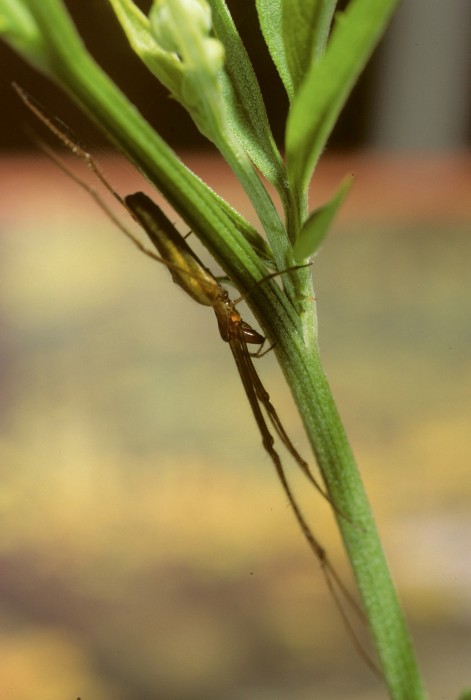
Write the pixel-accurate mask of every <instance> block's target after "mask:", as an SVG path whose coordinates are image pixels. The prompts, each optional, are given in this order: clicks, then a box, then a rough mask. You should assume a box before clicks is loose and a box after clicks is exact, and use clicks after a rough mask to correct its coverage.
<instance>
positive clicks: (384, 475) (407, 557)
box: [0, 159, 471, 700]
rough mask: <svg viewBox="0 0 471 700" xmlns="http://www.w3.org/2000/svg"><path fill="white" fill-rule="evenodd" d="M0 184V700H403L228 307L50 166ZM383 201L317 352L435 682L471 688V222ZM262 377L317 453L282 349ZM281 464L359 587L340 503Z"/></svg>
mask: <svg viewBox="0 0 471 700" xmlns="http://www.w3.org/2000/svg"><path fill="white" fill-rule="evenodd" d="M107 165H108V170H109V171H110V172H111V173H112V177H113V179H114V181H115V182H117V183H118V185H119V186H120V187H121V188H122V191H123V192H128V191H131V190H132V189H133V188H135V187H136V184H135V183H134V182H133V184H129V183H128V181H127V177H128V176H127V175H126V174H125V173H124V172H123V171H122V170H121V169H120V168H121V166H120V165H119V164H118V165H117V164H116V163H112V162H110V163H107ZM197 165H199V167H200V169H201V170H204V163H199V164H197ZM336 167H338V166H336ZM1 172H2V173H3V175H4V176H5V177H4V178H2V181H5V187H4V188H3V189H2V190H1V192H0V200H1V201H0V225H1V238H0V256H1V257H0V275H1V278H0V279H1V281H0V285H1V290H2V294H1V300H0V328H1V343H0V360H1V368H0V372H1V381H2V390H1V413H0V421H1V423H0V430H1V432H0V478H1V488H0V518H1V523H2V527H1V530H0V567H1V576H0V622H1V625H0V630H1V632H0V658H1V659H2V661H1V666H2V672H1V681H0V685H1V693H0V695H1V697H2V698H5V699H6V700H29V698H31V699H32V700H33V698H34V700H43V699H44V700H56V698H57V700H65V699H66V698H73V699H75V698H78V697H80V698H82V700H90V699H93V700H120V699H121V698H123V699H124V698H126V699H128V698H129V699H132V700H146V699H147V698H149V699H150V698H152V699H155V698H165V699H166V700H171V699H173V698H174V699H176V700H186V699H188V700H198V699H199V698H201V699H202V700H203V698H204V700H211V699H213V698H214V700H216V699H219V698H224V700H239V699H242V698H250V699H251V700H252V699H254V700H266V699H268V698H277V699H278V698H280V699H281V698H283V699H284V698H286V699H288V698H294V697H295V698H297V699H300V700H304V698H306V699H307V698H312V697H329V698H331V699H335V698H338V699H341V698H342V699H347V698H348V699H349V700H357V699H358V700H359V698H362V700H365V699H366V700H369V699H371V700H372V699H373V698H381V697H385V695H386V694H385V691H384V690H383V688H382V687H381V685H380V684H379V683H378V682H377V681H376V680H375V679H374V677H372V676H371V674H370V672H369V671H368V670H367V669H366V668H364V667H363V665H362V662H361V661H360V660H359V659H358V657H357V656H356V654H355V651H354V649H353V647H352V644H351V642H350V640H349V639H348V636H347V633H346V631H345V629H344V627H343V625H342V623H341V620H340V616H339V614H338V612H337V611H336V609H335V606H334V604H333V603H332V601H331V600H330V599H329V595H328V591H327V589H326V586H325V582H324V580H323V578H322V573H321V572H320V570H319V566H318V564H317V563H316V562H315V561H313V560H312V558H311V556H310V553H309V550H308V549H307V547H306V546H305V543H304V542H303V541H302V538H301V535H300V533H299V532H298V530H297V527H296V524H295V523H294V520H293V516H292V514H291V513H290V511H289V509H288V506H287V503H286V501H285V498H284V496H283V494H282V492H281V489H280V487H279V485H278V483H277V481H276V477H275V474H274V473H273V469H272V465H271V463H270V461H269V459H268V457H267V456H266V454H265V453H264V451H263V448H262V446H261V443H260V436H259V434H258V432H257V429H256V426H255V425H254V424H253V419H252V416H251V414H250V411H249V407H248V404H247V402H246V399H245V396H244V395H243V391H242V387H241V386H240V382H239V380H238V377H237V372H236V369H235V367H234V366H233V362H232V358H231V356H230V352H229V349H228V348H227V347H226V346H225V345H224V343H223V342H222V341H221V340H220V338H219V337H218V333H217V328H216V324H215V322H214V318H213V316H212V313H211V310H208V309H206V308H203V307H198V306H197V305H196V304H194V303H192V302H191V300H189V299H187V298H186V297H185V296H184V294H183V293H182V292H181V291H180V290H179V289H177V288H176V287H175V285H173V284H172V283H171V280H170V277H169V274H168V272H167V271H166V270H165V269H163V268H160V267H158V266H157V264H156V263H153V262H151V261H149V260H147V259H146V258H144V257H139V255H138V254H137V253H136V252H135V251H134V249H133V248H132V247H130V245H129V244H128V243H127V242H126V241H125V240H124V239H123V238H122V237H120V235H119V234H118V233H117V231H116V230H115V229H114V227H113V225H112V224H111V223H110V222H109V221H107V220H106V219H105V218H104V217H103V216H101V215H100V213H99V212H97V211H96V209H95V208H94V206H93V204H92V203H91V202H89V201H88V199H87V197H86V196H85V195H84V194H83V193H82V192H81V191H80V190H77V188H76V186H75V185H73V184H72V183H69V182H68V181H64V179H63V177H62V175H61V174H58V173H56V171H55V170H54V169H53V167H52V166H50V165H49V164H45V163H43V162H42V161H40V160H37V161H36V160H34V161H33V160H31V161H29V160H27V159H25V160H24V161H23V162H22V161H16V160H11V161H5V162H4V163H3V165H2V170H1ZM6 176H8V177H6ZM210 176H211V173H210ZM213 177H216V176H215V175H214V173H213ZM359 185H360V198H361V197H363V198H364V201H365V202H366V201H367V197H366V195H365V192H364V189H362V186H361V178H360V183H359ZM137 186H139V185H137ZM224 186H225V185H224V183H223V187H224ZM227 187H229V185H227ZM223 194H225V195H226V196H229V194H228V193H227V192H223ZM387 196H388V197H390V196H391V193H390V192H388V193H387ZM235 198H236V197H235ZM377 198H378V191H376V192H375V202H374V206H376V207H378V199H377ZM232 201H234V198H232ZM362 201H363V200H362ZM362 206H365V205H364V204H362ZM389 211H391V220H392V221H393V223H391V221H389V223H388V216H387V212H385V215H384V219H383V220H382V221H377V222H376V223H375V222H373V221H371V220H368V221H369V222H368V225H363V224H362V218H361V212H353V210H352V215H351V219H350V221H351V222H352V223H349V222H348V216H344V218H343V219H342V223H341V225H340V226H337V228H336V230H335V232H334V233H333V235H332V237H331V239H330V240H329V242H328V243H327V244H326V245H325V247H324V249H323V251H322V253H321V255H320V257H319V258H317V260H316V262H315V264H314V268H313V274H314V275H315V280H316V295H317V302H318V308H319V323H320V341H321V350H322V355H323V357H324V361H325V364H326V367H327V371H328V375H329V377H330V379H331V382H332V386H333V389H334V395H335V397H336V399H337V400H338V403H339V407H340V411H341V414H342V416H343V417H344V419H345V423H346V426H347V430H348V433H349V436H350V438H351V441H352V444H353V447H354V451H355V454H356V455H357V458H358V462H359V464H360V468H361V471H362V474H363V478H364V481H365V483H366V485H367V489H368V492H369V494H370V497H371V501H372V503H373V506H374V510H375V512H376V514H377V517H378V525H379V528H380V531H381V532H382V533H383V535H384V538H385V546H386V549H387V552H388V556H389V559H390V560H391V563H392V566H393V570H394V573H395V576H396V579H397V582H398V586H399V588H400V591H401V597H402V598H403V601H404V604H405V608H406V610H407V611H408V614H409V617H410V622H411V625H412V627H413V629H414V635H415V637H416V640H417V646H418V653H419V657H420V659H421V662H422V665H423V667H424V668H425V671H426V676H427V679H428V681H429V683H430V687H431V688H433V690H434V694H435V696H436V697H454V696H457V694H458V692H459V690H460V689H461V688H462V687H463V686H464V685H466V683H467V682H469V673H468V668H469V664H467V659H468V657H469V638H470V637H469V635H470V630H471V595H470V591H471V559H470V558H469V557H468V549H469V544H468V543H469V532H470V529H469V528H470V525H471V516H470V514H469V500H470V496H471V477H470V469H469V466H470V446H469V416H470V404H471V401H470V392H469V387H470V379H471V377H470V374H471V364H470V338H471V335H470V324H469V308H470V301H471V298H470V297H471V292H470V285H469V270H468V268H469V260H470V259H471V240H470V238H469V221H468V222H466V221H464V220H463V221H460V222H457V221H451V223H450V224H449V225H447V223H446V217H444V219H443V221H437V222H435V223H434V224H432V223H431V222H430V221H427V222H426V223H424V224H421V223H420V221H418V220H417V217H414V220H413V223H410V224H407V211H405V212H403V219H402V220H401V221H400V222H398V220H397V217H395V216H394V214H395V212H394V210H393V208H391V209H390V210H389ZM365 218H366V219H368V217H365ZM244 313H245V312H244ZM257 369H258V370H259V371H260V374H261V376H262V379H263V382H264V383H265V385H266V387H267V389H268V391H269V392H270V395H271V396H272V399H273V403H274V405H275V406H276V407H277V409H278V411H279V414H280V417H281V419H282V420H283V422H284V424H285V427H286V428H287V431H288V433H289V435H290V436H291V437H292V439H293V440H294V442H295V444H296V445H297V446H299V448H300V450H301V453H302V454H303V455H308V454H309V452H308V448H307V445H306V441H305V438H304V436H303V433H302V428H301V426H300V423H299V419H298V418H297V416H296V412H295V410H294V408H293V405H292V402H291V399H290V397H289V393H288V390H287V389H286V387H285V386H284V385H283V382H282V379H281V376H280V373H279V371H278V370H277V368H276V366H275V363H274V358H273V357H270V355H268V356H267V357H265V358H263V360H260V361H259V362H258V364H257ZM284 456H286V455H284ZM286 463H287V465H288V468H289V473H290V475H291V476H292V478H293V480H294V483H295V486H296V490H297V493H298V495H299V497H300V499H301V502H302V504H303V508H304V510H305V511H306V513H308V517H309V520H310V522H311V523H312V525H313V529H314V531H315V533H316V535H319V538H320V539H321V541H322V542H323V544H325V545H326V546H327V548H328V550H329V553H330V554H331V557H332V559H333V560H334V562H335V563H336V565H337V566H338V568H339V570H340V571H341V573H342V576H343V577H344V578H345V579H346V580H347V581H349V574H348V572H347V570H346V566H345V563H344V559H343V554H342V551H341V546H340V544H339V542H338V539H337V536H336V534H335V530H334V526H333V521H332V518H331V516H330V514H329V512H328V511H329V509H328V507H327V506H326V504H325V503H323V502H322V500H321V499H320V498H319V497H318V496H317V495H316V494H315V493H312V492H310V491H306V488H305V484H304V482H303V481H302V480H299V479H298V478H297V474H296V471H295V469H296V468H295V466H293V464H292V463H290V461H289V460H288V459H287V458H286ZM466 639H467V640H468V645H467V646H466ZM445 657H446V659H447V661H446V663H441V662H440V660H442V659H444V658H445ZM440 693H442V695H440Z"/></svg>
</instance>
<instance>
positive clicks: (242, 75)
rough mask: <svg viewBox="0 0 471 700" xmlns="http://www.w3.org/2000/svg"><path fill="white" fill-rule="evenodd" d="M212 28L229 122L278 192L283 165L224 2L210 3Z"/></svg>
mask: <svg viewBox="0 0 471 700" xmlns="http://www.w3.org/2000/svg"><path fill="white" fill-rule="evenodd" d="M208 2H209V4H210V6H211V9H212V13H213V27H214V31H215V34H216V36H217V38H218V39H219V41H221V42H222V44H223V45H224V49H225V52H226V61H225V73H224V77H223V90H224V97H225V102H226V109H227V118H228V120H229V121H230V126H231V128H232V131H233V132H234V134H236V135H237V138H238V139H239V141H240V142H241V143H242V145H243V147H244V149H245V150H246V152H247V153H248V155H249V157H250V159H251V160H252V162H253V163H254V165H255V166H256V167H257V168H258V169H259V170H260V172H261V173H262V174H263V175H264V176H265V177H266V178H267V180H268V181H269V182H271V183H272V184H273V185H274V186H275V187H276V188H277V189H278V190H279V191H281V190H282V189H283V187H284V185H285V179H286V178H285V174H284V165H283V162H282V160H281V156H280V153H279V151H278V149H277V147H276V144H275V141H274V139H273V136H272V133H271V129H270V124H269V122H268V117H267V113H266V110H265V104H264V102H263V97H262V93H261V91H260V87H259V84H258V81H257V78H256V76H255V73H254V70H253V67H252V63H251V62H250V58H249V56H248V54H247V51H246V50H245V46H244V44H243V43H242V40H241V38H240V36H239V33H238V31H237V28H236V26H235V24H234V22H233V20H232V17H231V15H230V14H229V10H228V8H227V5H226V3H225V1H224V0H208Z"/></svg>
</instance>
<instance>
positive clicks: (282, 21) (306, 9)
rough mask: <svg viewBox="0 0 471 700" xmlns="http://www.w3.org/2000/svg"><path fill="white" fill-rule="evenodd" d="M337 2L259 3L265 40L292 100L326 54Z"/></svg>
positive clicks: (261, 0)
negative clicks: (308, 73)
mask: <svg viewBox="0 0 471 700" xmlns="http://www.w3.org/2000/svg"><path fill="white" fill-rule="evenodd" d="M336 4H337V0H257V11H258V16H259V20H260V26H261V28H262V32H263V35H264V37H265V41H266V43H267V46H268V50H269V51H270V54H271V57H272V59H273V62H274V64H275V65H276V67H277V69H278V72H279V74H280V77H281V79H282V81H283V83H284V86H285V89H286V92H287V93H288V97H289V99H290V101H292V100H293V99H294V97H295V95H296V92H297V91H298V89H299V87H300V85H301V83H302V82H303V80H304V78H305V76H306V73H307V71H308V69H309V67H310V65H311V63H312V62H313V61H314V60H316V59H317V58H318V57H319V56H321V55H322V53H323V51H324V48H325V45H326V42H327V36H328V33H329V28H330V23H331V21H332V16H333V13H334V10H335V5H336Z"/></svg>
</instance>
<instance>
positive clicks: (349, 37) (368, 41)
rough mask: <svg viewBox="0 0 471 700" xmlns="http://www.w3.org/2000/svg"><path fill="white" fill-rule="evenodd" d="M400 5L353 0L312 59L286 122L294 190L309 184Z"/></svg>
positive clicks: (388, 0) (392, 1)
mask: <svg viewBox="0 0 471 700" xmlns="http://www.w3.org/2000/svg"><path fill="white" fill-rule="evenodd" d="M398 4H399V0H351V2H350V4H349V5H348V7H347V10H346V11H345V13H343V14H341V15H339V16H338V17H337V19H336V23H335V26H334V30H333V32H332V35H331V38H330V39H329V42H328V45H327V50H326V52H325V54H324V55H323V56H322V58H320V59H319V60H317V61H313V62H312V64H311V67H310V69H309V72H308V74H307V75H306V78H305V80H304V81H303V83H302V85H301V87H300V89H299V92H298V94H297V95H296V97H295V99H294V101H293V103H292V105H291V109H290V113H289V115H288V122H287V126H286V162H287V172H288V178H289V181H290V183H291V185H292V186H293V188H294V189H295V190H298V191H301V192H302V191H303V190H304V189H305V188H306V187H307V186H308V184H309V180H310V179H311V175H312V172H313V170H314V167H315V165H316V163H317V160H318V159H319V156H320V155H321V153H322V151H323V150H324V147H325V143H326V141H327V138H328V137H329V135H330V132H331V131H332V128H333V126H334V124H335V122H336V120H337V117H338V115H339V113H340V111H341V109H342V107H343V106H344V104H345V101H346V100H347V97H348V95H349V94H350V92H351V89H352V87H353V86H354V84H355V82H356V80H357V78H358V75H359V74H360V73H361V71H362V70H363V68H364V66H365V64H366V62H367V60H368V58H369V57H370V55H371V53H372V51H373V49H374V48H375V46H376V44H377V43H378V41H379V39H380V37H381V35H382V33H383V31H384V29H385V28H386V25H387V23H388V20H389V19H390V17H391V15H392V13H393V11H394V9H395V8H396V6H397V5H398Z"/></svg>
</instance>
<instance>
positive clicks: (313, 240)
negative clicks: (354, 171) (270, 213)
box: [293, 177, 353, 262]
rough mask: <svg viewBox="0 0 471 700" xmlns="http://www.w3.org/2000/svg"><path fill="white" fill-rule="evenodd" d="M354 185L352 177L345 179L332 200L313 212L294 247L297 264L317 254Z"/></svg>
mask: <svg viewBox="0 0 471 700" xmlns="http://www.w3.org/2000/svg"><path fill="white" fill-rule="evenodd" d="M352 183H353V179H352V178H351V177H348V178H345V180H343V182H342V184H341V185H340V187H339V189H338V190H337V192H336V193H335V195H334V196H333V197H332V199H331V200H329V201H328V202H326V203H325V204H323V205H322V206H321V207H319V208H318V209H315V210H314V211H313V212H311V214H310V215H309V217H308V218H307V220H306V221H305V223H304V226H303V228H302V229H301V231H300V234H299V236H298V239H297V241H296V243H295V246H294V250H293V255H294V259H295V261H296V262H303V260H306V258H310V257H311V255H314V254H315V253H317V251H318V250H319V247H320V245H321V244H322V242H323V241H324V238H325V237H326V235H327V233H328V231H329V229H330V226H331V224H332V221H333V220H334V217H335V215H336V214H337V212H338V210H339V209H340V207H341V205H342V203H343V200H344V199H345V197H346V196H347V193H348V191H349V189H350V187H351V186H352Z"/></svg>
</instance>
